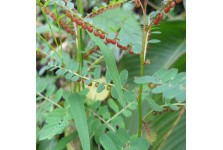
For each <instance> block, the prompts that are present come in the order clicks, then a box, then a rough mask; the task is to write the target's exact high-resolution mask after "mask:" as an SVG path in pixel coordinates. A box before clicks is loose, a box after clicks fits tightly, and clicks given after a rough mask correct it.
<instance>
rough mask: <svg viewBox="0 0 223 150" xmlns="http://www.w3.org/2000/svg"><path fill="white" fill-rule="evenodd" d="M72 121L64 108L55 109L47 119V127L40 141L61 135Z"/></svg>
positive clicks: (41, 134) (41, 133)
mask: <svg viewBox="0 0 223 150" xmlns="http://www.w3.org/2000/svg"><path fill="white" fill-rule="evenodd" d="M70 119H71V117H70V115H69V113H68V112H67V110H66V109H64V108H58V109H55V110H54V111H53V112H52V113H50V114H49V115H48V117H47V118H46V122H47V125H45V126H44V127H43V129H42V130H41V132H40V135H39V140H44V139H51V138H52V137H53V136H55V135H56V134H61V133H62V131H63V130H64V128H66V127H67V126H68V124H69V120H70Z"/></svg>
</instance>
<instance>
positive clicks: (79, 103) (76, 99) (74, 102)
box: [68, 93, 90, 150]
mask: <svg viewBox="0 0 223 150" xmlns="http://www.w3.org/2000/svg"><path fill="white" fill-rule="evenodd" d="M68 99H69V103H70V107H71V112H72V116H73V118H74V121H75V124H76V128H77V131H78V135H79V137H80V141H81V145H82V147H83V149H84V150H90V139H89V132H88V126H87V118H86V114H85V109H84V101H83V99H82V97H81V96H80V95H79V94H76V93H75V94H71V95H70V96H69V98H68Z"/></svg>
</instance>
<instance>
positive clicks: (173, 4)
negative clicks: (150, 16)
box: [153, 0, 182, 25]
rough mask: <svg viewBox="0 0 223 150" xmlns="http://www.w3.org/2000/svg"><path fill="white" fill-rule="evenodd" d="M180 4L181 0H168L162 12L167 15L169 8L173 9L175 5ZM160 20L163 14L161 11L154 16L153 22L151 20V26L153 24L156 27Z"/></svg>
mask: <svg viewBox="0 0 223 150" xmlns="http://www.w3.org/2000/svg"><path fill="white" fill-rule="evenodd" d="M181 2H182V0H175V1H173V0H169V1H168V2H167V3H166V4H165V6H164V8H163V11H164V12H165V13H168V12H169V11H170V9H171V8H174V7H175V6H176V3H177V4H179V3H181ZM162 19H163V13H162V11H161V12H160V13H158V14H157V15H156V16H155V18H154V20H153V24H154V25H158V24H159V23H160V21H161V20H162Z"/></svg>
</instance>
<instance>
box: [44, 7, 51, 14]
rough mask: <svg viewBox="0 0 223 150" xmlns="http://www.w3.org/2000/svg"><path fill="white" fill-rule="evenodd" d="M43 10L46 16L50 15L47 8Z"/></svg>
mask: <svg viewBox="0 0 223 150" xmlns="http://www.w3.org/2000/svg"><path fill="white" fill-rule="evenodd" d="M43 10H44V12H45V13H46V14H47V15H49V14H50V10H49V9H48V8H46V7H44V8H43Z"/></svg>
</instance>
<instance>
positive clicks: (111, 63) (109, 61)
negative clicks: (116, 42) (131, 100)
mask: <svg viewBox="0 0 223 150" xmlns="http://www.w3.org/2000/svg"><path fill="white" fill-rule="evenodd" d="M89 36H90V37H91V39H92V40H93V41H94V42H95V43H96V44H98V46H99V47H100V49H101V51H102V53H103V55H104V58H105V62H106V65H107V66H108V70H109V73H110V75H111V78H112V80H113V82H114V84H115V87H116V90H117V93H118V96H119V97H120V99H118V100H119V103H120V104H121V105H123V106H125V101H124V94H123V91H122V88H121V87H122V86H121V81H120V76H119V73H118V69H117V66H116V62H115V58H114V55H113V54H112V51H111V50H107V47H106V46H105V44H104V43H103V42H102V41H101V40H100V39H98V38H96V37H94V36H93V34H89Z"/></svg>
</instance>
